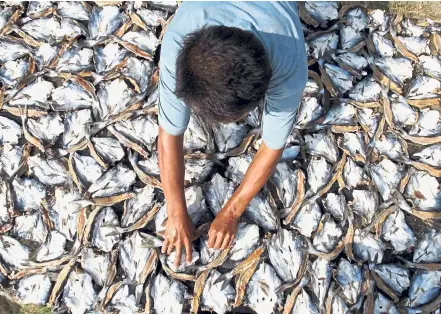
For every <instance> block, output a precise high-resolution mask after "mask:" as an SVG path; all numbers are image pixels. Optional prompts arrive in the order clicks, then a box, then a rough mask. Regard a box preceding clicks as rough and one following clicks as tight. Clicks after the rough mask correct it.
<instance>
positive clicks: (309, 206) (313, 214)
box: [292, 202, 322, 237]
mask: <svg viewBox="0 0 441 314" xmlns="http://www.w3.org/2000/svg"><path fill="white" fill-rule="evenodd" d="M321 218H322V212H321V210H320V207H319V205H318V204H317V202H307V203H306V204H305V205H303V206H302V207H301V208H300V211H299V212H298V213H297V215H296V217H295V218H294V220H293V222H292V227H293V228H295V229H297V230H298V231H299V232H300V233H301V234H302V235H304V236H305V237H311V234H312V233H313V232H314V231H316V230H317V227H318V225H319V223H320V219H321Z"/></svg>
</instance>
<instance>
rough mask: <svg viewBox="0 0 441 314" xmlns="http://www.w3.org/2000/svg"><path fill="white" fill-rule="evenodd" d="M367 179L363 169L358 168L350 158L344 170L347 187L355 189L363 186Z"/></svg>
mask: <svg viewBox="0 0 441 314" xmlns="http://www.w3.org/2000/svg"><path fill="white" fill-rule="evenodd" d="M366 178H367V177H366V175H365V174H364V172H363V168H361V167H360V166H358V165H357V164H356V163H355V162H354V160H353V159H352V158H348V159H347V160H346V164H345V167H344V168H343V180H344V182H345V185H346V186H347V187H348V188H355V187H358V186H360V185H361V184H363V183H364V182H365V179H366Z"/></svg>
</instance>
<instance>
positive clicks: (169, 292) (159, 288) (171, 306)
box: [151, 273, 187, 314]
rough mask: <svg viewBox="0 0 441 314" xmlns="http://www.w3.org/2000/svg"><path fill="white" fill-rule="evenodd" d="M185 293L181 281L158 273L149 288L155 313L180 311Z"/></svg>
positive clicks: (164, 313) (163, 313)
mask: <svg viewBox="0 0 441 314" xmlns="http://www.w3.org/2000/svg"><path fill="white" fill-rule="evenodd" d="M186 294H187V288H186V287H185V286H184V285H183V284H182V283H180V282H179V281H176V280H173V279H170V278H167V277H165V276H164V275H162V274H161V273H158V274H157V275H156V276H155V277H154V279H153V286H152V290H151V297H152V299H153V309H154V311H155V313H158V314H166V313H181V312H182V309H183V303H184V300H185V297H186Z"/></svg>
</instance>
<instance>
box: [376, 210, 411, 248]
mask: <svg viewBox="0 0 441 314" xmlns="http://www.w3.org/2000/svg"><path fill="white" fill-rule="evenodd" d="M381 237H382V239H383V240H385V241H389V242H390V243H391V244H392V246H393V248H394V250H395V251H396V252H404V251H408V250H410V249H412V248H413V247H414V246H415V243H416V238H415V234H414V232H413V231H412V229H411V228H410V227H409V225H408V224H407V223H406V220H405V219H404V214H403V212H402V211H400V210H396V211H395V212H394V213H392V214H390V215H389V216H388V217H387V218H386V220H385V221H384V223H383V225H382V232H381Z"/></svg>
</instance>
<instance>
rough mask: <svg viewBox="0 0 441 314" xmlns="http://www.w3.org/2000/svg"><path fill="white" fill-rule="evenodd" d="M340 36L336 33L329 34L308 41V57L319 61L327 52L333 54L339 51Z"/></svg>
mask: <svg viewBox="0 0 441 314" xmlns="http://www.w3.org/2000/svg"><path fill="white" fill-rule="evenodd" d="M339 38H340V37H339V36H338V34H337V33H335V32H329V33H324V34H320V35H317V36H314V37H313V38H312V39H311V40H309V41H308V55H309V56H310V57H313V58H314V59H316V60H318V59H320V58H321V56H323V55H324V54H325V52H332V51H334V50H336V49H337V47H338V42H339Z"/></svg>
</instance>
